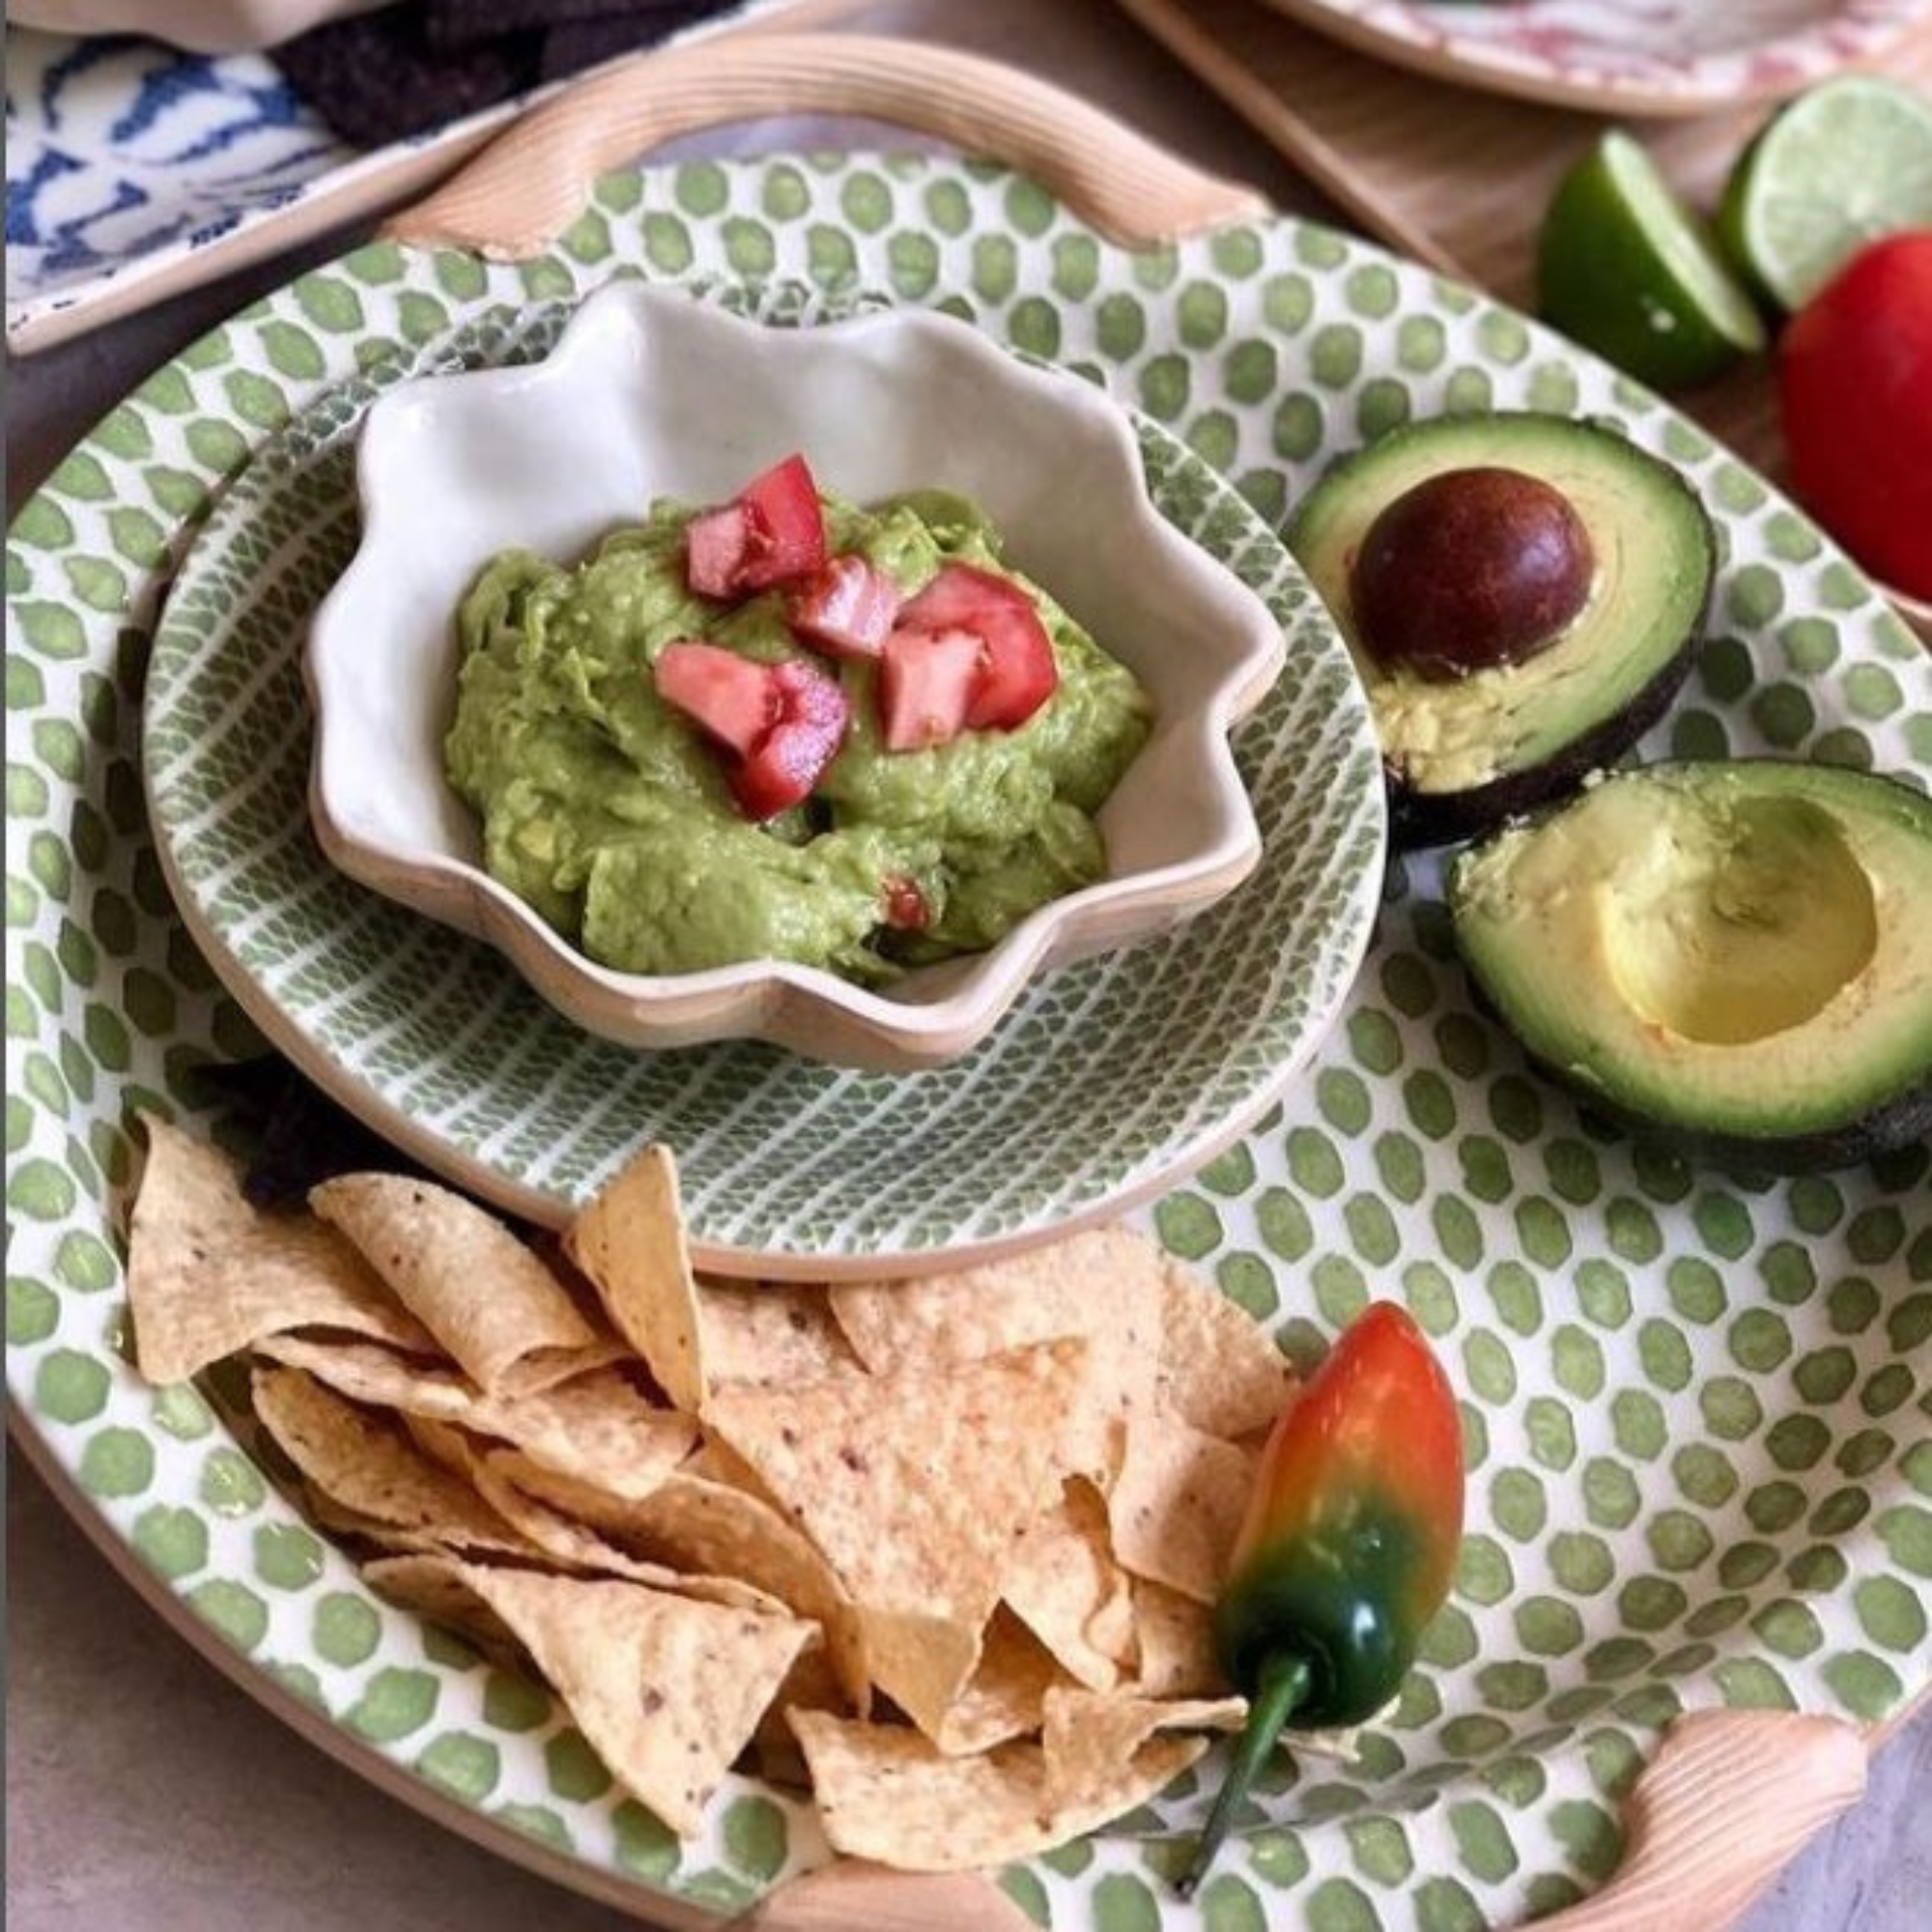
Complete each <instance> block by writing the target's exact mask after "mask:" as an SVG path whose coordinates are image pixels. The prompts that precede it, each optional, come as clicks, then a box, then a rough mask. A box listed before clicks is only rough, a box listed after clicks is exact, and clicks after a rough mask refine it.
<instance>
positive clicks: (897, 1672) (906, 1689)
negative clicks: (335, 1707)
mask: <svg viewBox="0 0 1932 1932" xmlns="http://www.w3.org/2000/svg"><path fill="white" fill-rule="evenodd" d="M859 1640H860V1643H861V1645H862V1646H863V1649H862V1655H863V1656H864V1658H865V1665H866V1681H867V1685H868V1686H869V1685H874V1684H875V1685H877V1686H878V1687H879V1688H880V1689H881V1690H884V1691H885V1692H886V1693H887V1695H889V1696H890V1697H892V1698H893V1699H894V1701H895V1703H896V1704H897V1705H898V1707H899V1709H900V1710H902V1711H903V1712H904V1713H905V1714H906V1716H907V1717H909V1718H910V1719H912V1720H913V1722H914V1723H915V1724H917V1725H919V1727H920V1728H921V1729H922V1730H923V1731H924V1732H925V1733H926V1735H927V1736H928V1737H936V1736H937V1735H938V1734H939V1732H940V1731H941V1730H943V1729H944V1728H945V1725H946V1717H947V1713H948V1712H950V1711H951V1710H952V1707H953V1705H955V1704H956V1703H957V1702H958V1701H959V1699H960V1698H961V1697H962V1696H964V1695H965V1693H966V1687H967V1685H969V1684H970V1683H971V1682H972V1681H973V1673H974V1672H975V1671H976V1670H978V1669H979V1667H980V1653H981V1650H982V1647H983V1645H984V1641H985V1625H984V1623H983V1622H979V1623H975V1622H973V1621H971V1620H970V1619H966V1618H961V1617H944V1616H934V1615H930V1614H928V1613H927V1612H926V1611H924V1610H882V1609H875V1608H873V1607H872V1606H871V1605H866V1604H861V1605H859Z"/></svg>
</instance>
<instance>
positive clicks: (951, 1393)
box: [705, 1341, 1089, 1731]
mask: <svg viewBox="0 0 1932 1932" xmlns="http://www.w3.org/2000/svg"><path fill="white" fill-rule="evenodd" d="M1088 1360H1089V1353H1088V1349H1087V1345H1086V1344H1085V1343H1084V1342H1078V1341H1058V1342H1051V1343H1047V1344H1044V1345H1042V1346H1040V1347H1037V1348H1032V1349H1020V1350H1013V1351H1011V1352H1010V1353H1008V1354H1004V1355H995V1356H992V1357H990V1358H988V1359H987V1360H985V1361H981V1362H969V1363H963V1364H957V1365H955V1366H954V1367H953V1368H952V1370H951V1371H950V1372H949V1373H947V1374H944V1375H940V1374H935V1373H934V1372H932V1371H931V1370H929V1369H919V1370H915V1371H909V1372H906V1373H901V1374H896V1375H885V1376H866V1375H857V1376H831V1377H827V1378H824V1379H823V1380H821V1381H816V1382H808V1383H805V1384H802V1385H801V1386H799V1387H796V1388H791V1389H778V1390H773V1389H753V1388H727V1389H724V1390H721V1391H720V1392H719V1393H718V1395H717V1396H716V1397H715V1398H714V1399H713V1401H712V1404H711V1406H710V1409H709V1411H708V1412H707V1415H706V1418H705V1420H706V1426H707V1427H708V1428H709V1429H711V1430H712V1431H714V1432H715V1433H716V1434H717V1435H720V1436H721V1437H723V1439H724V1440H725V1442H726V1443H727V1444H728V1445H729V1446H730V1447H731V1448H733V1449H735V1450H736V1451H737V1452H738V1453H739V1454H740V1455H742V1456H743V1457H744V1458H745V1460H746V1461H747V1462H749V1463H751V1464H752V1466H753V1469H754V1470H755V1471H756V1472H757V1474H758V1477H759V1479H760V1480H761V1481H762V1482H763V1483H764V1484H765V1486H766V1488H767V1489H769V1490H770V1491H771V1492H772V1493H773V1494H774V1495H775V1496H776V1497H777V1498H778V1499H779V1504H780V1507H781V1509H782V1510H783V1511H784V1512H785V1514H786V1515H787V1516H788V1517H789V1518H790V1519H791V1520H793V1521H794V1522H796V1523H797V1524H798V1526H799V1528H801V1529H802V1530H803V1531H804V1532H805V1533H806V1535H807V1536H809V1537H810V1539H811V1540H812V1541H813V1542H814V1543H815V1544H816V1545H817V1546H818V1548H820V1549H821V1550H823V1551H824V1553H825V1555H826V1557H827V1558H828V1559H829V1561H830V1563H831V1565H832V1569H833V1571H834V1573H835V1574H836V1575H837V1576H838V1578H839V1580H840V1582H841V1583H842V1584H843V1585H844V1587H845V1589H846V1591H847V1593H848V1594H849V1595H850V1597H851V1598H852V1600H853V1602H855V1603H856V1604H858V1605H859V1606H860V1607H861V1609H862V1610H863V1611H865V1612H867V1613H883V1614H884V1616H885V1617H886V1618H887V1619H892V1620H902V1619H903V1618H905V1617H907V1616H915V1617H919V1618H923V1619H924V1620H926V1621H927V1622H928V1623H947V1624H951V1625H952V1626H953V1627H954V1628H955V1629H957V1630H959V1631H962V1632H965V1633H968V1634H972V1635H973V1636H974V1637H975V1639H977V1633H978V1632H979V1631H980V1627H981V1626H982V1625H983V1624H984V1623H985V1621H986V1619H987V1618H988V1617H989V1616H990V1615H991V1614H992V1610H993V1605H995V1603H996V1602H997V1601H998V1599H999V1595H1000V1590H1001V1586H1002V1583H1003V1581H1004V1577H1005V1571H1006V1565H1007V1558H1008V1555H1009V1551H1010V1549H1011V1547H1012V1543H1013V1538H1014V1536H1015V1535H1016V1533H1017V1532H1018V1530H1019V1529H1020V1527H1021V1525H1022V1524H1024V1523H1026V1522H1027V1521H1029V1520H1031V1519H1032V1518H1033V1517H1035V1516H1036V1515H1037V1514H1038V1512H1039V1510H1040V1508H1041V1507H1042V1505H1043V1504H1044V1503H1045V1502H1047V1501H1049V1500H1050V1499H1051V1498H1052V1497H1053V1496H1054V1495H1055V1494H1056V1493H1057V1492H1058V1489H1059V1485H1060V1481H1061V1477H1062V1475H1063V1473H1064V1461H1065V1448H1064V1437H1063V1432H1062V1430H1061V1429H1060V1427H1059V1426H1058V1425H1059V1423H1060V1421H1061V1419H1062V1418H1064V1417H1065V1416H1066V1415H1067V1414H1069V1413H1070V1412H1073V1411H1074V1410H1076V1409H1077V1407H1078V1406H1079V1399H1080V1394H1081V1390H1082V1388H1083V1386H1084V1382H1085V1378H1086V1375H1087V1372H1088ZM904 1634H905V1627H904V1625H903V1623H902V1622H897V1621H895V1622H889V1623H886V1624H882V1625H881V1626H880V1628H879V1630H878V1631H877V1632H876V1633H875V1634H871V1635H868V1639H867V1648H868V1655H871V1654H872V1652H873V1651H874V1650H876V1651H877V1652H878V1654H877V1655H876V1656H875V1657H873V1661H872V1664H871V1676H872V1681H873V1682H874V1683H875V1684H877V1685H878V1686H879V1688H880V1689H881V1690H885V1691H886V1692H887V1693H888V1694H889V1695H891V1696H892V1697H893V1698H894V1699H895V1701H896V1702H897V1703H898V1704H899V1706H900V1708H901V1709H902V1710H904V1711H905V1712H906V1714H907V1716H909V1717H910V1718H911V1719H913V1721H914V1722H915V1723H919V1724H922V1725H924V1726H926V1727H928V1728H929V1729H932V1730H934V1731H936V1730H937V1728H938V1726H939V1724H940V1722H941V1721H942V1719H943V1717H944V1714H945V1710H946V1707H947V1706H948V1705H949V1704H951V1702H952V1699H953V1697H954V1696H955V1695H956V1694H957V1692H958V1690H960V1688H961V1686H962V1685H963V1684H964V1683H965V1680H966V1676H967V1675H968V1674H970V1672H971V1669H972V1666H973V1663H974V1662H977V1655H976V1653H977V1648H978V1645H977V1640H975V1641H973V1642H971V1643H952V1644H940V1645H935V1646H934V1647H933V1650H932V1652H931V1653H930V1655H929V1657H928V1659H927V1660H926V1661H922V1660H921V1657H920V1654H919V1651H918V1649H917V1647H916V1646H912V1645H909V1644H906V1643H904V1642H903V1641H901V1640H900V1639H902V1637H903V1636H904ZM942 1655H943V1657H944V1662H943V1664H942V1662H941V1661H940V1660H941V1657H942ZM962 1663H963V1664H964V1666H965V1667H964V1670H963V1671H962V1670H961V1668H960V1666H961V1664H962Z"/></svg>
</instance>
